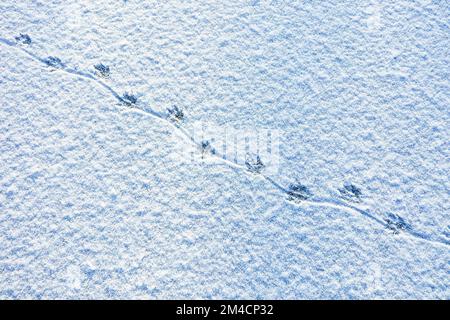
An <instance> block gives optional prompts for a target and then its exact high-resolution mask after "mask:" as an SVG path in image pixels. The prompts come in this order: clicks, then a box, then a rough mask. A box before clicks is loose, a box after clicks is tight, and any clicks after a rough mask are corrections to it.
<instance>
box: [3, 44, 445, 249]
mask: <svg viewBox="0 0 450 320" xmlns="http://www.w3.org/2000/svg"><path fill="white" fill-rule="evenodd" d="M0 43H2V44H4V45H7V46H9V47H12V48H15V49H16V50H19V51H21V52H23V53H25V54H27V55H28V56H29V57H31V58H32V59H33V60H35V61H37V62H39V63H42V64H44V65H46V66H48V62H47V60H46V59H45V58H41V57H39V56H37V55H35V54H34V53H32V52H31V51H30V50H28V49H26V48H25V47H24V46H22V45H20V44H17V43H16V42H15V41H10V40H8V39H5V38H1V37H0ZM52 68H54V69H56V70H60V71H62V72H65V73H67V74H70V75H72V76H75V77H79V78H84V79H86V80H89V81H92V82H94V83H96V84H97V85H98V86H100V87H102V88H103V89H105V90H106V91H108V92H109V93H110V94H112V95H113V96H114V98H116V99H117V100H118V101H119V102H120V103H122V104H124V105H127V109H125V111H133V112H139V113H142V114H144V115H147V116H150V117H152V118H155V119H157V120H158V121H163V122H164V123H165V124H166V125H169V126H170V127H172V128H173V129H174V130H177V131H178V132H179V133H181V135H182V137H183V138H184V139H185V140H186V141H188V142H189V143H191V144H193V145H194V146H196V147H197V148H199V150H201V149H202V141H195V139H194V138H193V137H192V136H191V135H190V134H189V133H188V132H187V131H186V130H185V129H184V128H183V127H182V126H181V125H180V124H179V123H177V122H174V121H172V120H170V119H168V118H167V116H166V115H164V114H161V113H159V112H157V111H155V110H153V109H151V108H150V107H147V106H142V105H140V104H135V105H134V104H127V103H126V101H125V100H124V98H123V97H122V96H121V95H120V94H119V93H118V92H117V91H116V90H114V89H113V88H112V87H111V86H109V85H108V84H106V83H105V82H104V81H103V80H102V79H100V78H98V77H97V76H95V74H93V73H90V72H84V71H81V70H77V69H74V68H70V67H68V66H66V65H65V64H61V65H58V66H54V67H52ZM209 155H210V156H211V157H213V158H214V159H215V160H216V161H220V162H222V163H223V164H225V165H227V166H229V167H231V168H232V169H234V170H237V171H239V172H243V173H244V174H249V175H252V176H254V175H255V174H254V173H251V172H249V171H248V170H247V168H246V167H245V166H242V165H240V164H237V163H235V162H232V161H229V160H227V159H224V158H222V157H221V156H219V155H217V154H213V153H209ZM258 176H260V177H262V178H263V179H264V180H266V181H267V182H268V183H270V184H271V185H272V186H273V187H274V188H276V189H277V190H279V191H280V192H282V193H283V194H287V192H288V191H289V190H288V189H287V188H285V187H283V186H282V185H281V184H279V183H278V182H277V181H275V180H273V179H272V178H271V177H269V176H266V175H264V174H263V173H259V174H258ZM288 203H290V204H291V205H294V206H299V207H301V206H316V207H327V208H334V209H338V210H344V211H347V212H350V213H353V214H354V213H356V214H360V215H362V216H364V217H366V218H368V219H370V220H372V221H373V222H375V223H377V224H379V225H381V226H383V227H385V228H388V227H389V225H388V223H387V221H386V220H385V219H383V218H379V217H377V216H375V215H374V214H372V213H370V212H369V211H367V210H364V209H361V208H358V207H356V206H355V205H352V204H349V203H347V202H344V201H342V200H338V199H333V198H317V197H314V198H310V199H307V200H302V201H298V202H297V201H295V202H294V201H288ZM401 232H403V233H405V234H407V235H410V236H412V237H414V238H417V239H419V240H423V241H427V242H430V243H433V244H436V245H445V246H450V240H447V239H443V238H439V237H436V236H433V235H428V234H425V233H421V232H419V231H415V230H413V229H411V228H406V229H402V230H401Z"/></svg>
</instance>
